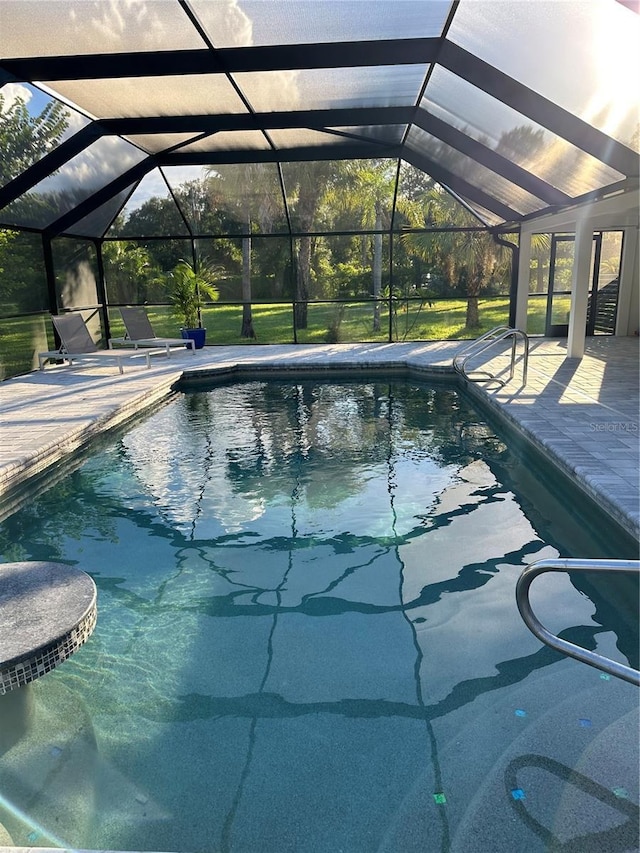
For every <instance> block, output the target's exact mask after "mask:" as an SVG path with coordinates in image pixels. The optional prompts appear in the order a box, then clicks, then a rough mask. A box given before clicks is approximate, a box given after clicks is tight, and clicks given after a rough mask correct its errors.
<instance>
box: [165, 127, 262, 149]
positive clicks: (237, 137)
mask: <svg viewBox="0 0 640 853" xmlns="http://www.w3.org/2000/svg"><path fill="white" fill-rule="evenodd" d="M269 147H270V146H269V143H268V142H267V140H266V138H265V135H264V133H262V131H261V130H235V131H232V130H229V131H224V130H221V131H219V132H218V133H213V134H211V135H210V136H206V137H205V138H204V139H199V140H198V141H197V142H192V143H190V144H189V145H185V146H183V147H182V148H181V149H180V150H181V151H182V152H183V153H185V152H186V153H190V152H197V151H202V152H212V151H232V150H236V151H260V150H265V149H268V148H269Z"/></svg>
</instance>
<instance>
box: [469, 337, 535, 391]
mask: <svg viewBox="0 0 640 853" xmlns="http://www.w3.org/2000/svg"><path fill="white" fill-rule="evenodd" d="M518 337H520V338H521V339H522V342H523V344H524V352H523V356H522V387H523V388H524V386H525V385H526V384H527V371H528V367H529V336H528V335H527V333H526V332H523V331H522V329H516V328H512V327H511V326H496V327H495V328H493V329H490V330H489V331H488V332H485V334H484V335H481V336H480V337H479V338H476V339H475V340H473V341H470V342H469V343H467V344H465V346H463V347H462V348H461V349H459V350H458V352H457V353H456V354H455V355H454V357H453V368H454V370H455V371H456V372H457V373H459V374H460V375H461V376H463V377H464V378H465V379H466V380H468V381H469V382H490V381H493V382H497V383H499V385H500V387H504V386H505V385H506V384H507V382H511V380H512V379H513V376H514V373H515V362H516V345H517V342H518ZM507 338H511V339H512V341H511V361H510V365H509V376H508V377H507V379H498V377H497V376H496V375H495V374H493V373H489V372H488V371H487V370H478V369H474V370H472V371H470V372H468V371H467V369H466V365H467V361H468V360H469V359H470V358H473V357H474V356H477V355H481V354H482V353H483V352H485V351H486V350H488V349H490V348H491V347H492V346H493V345H494V344H496V343H499V342H500V341H504V340H506V339H507ZM471 373H474V374H475V376H472V375H471Z"/></svg>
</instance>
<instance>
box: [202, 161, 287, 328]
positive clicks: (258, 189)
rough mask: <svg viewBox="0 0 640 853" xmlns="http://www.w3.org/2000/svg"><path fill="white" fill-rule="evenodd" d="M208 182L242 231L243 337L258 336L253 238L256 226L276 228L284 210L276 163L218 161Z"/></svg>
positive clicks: (211, 171)
mask: <svg viewBox="0 0 640 853" xmlns="http://www.w3.org/2000/svg"><path fill="white" fill-rule="evenodd" d="M209 173H210V181H209V186H210V188H211V190H212V191H214V192H217V193H218V194H219V196H220V201H221V204H222V206H223V208H224V210H225V212H226V213H227V214H229V215H230V216H231V218H232V219H235V220H236V221H237V222H239V224H240V230H241V232H242V284H241V287H242V324H241V327H240V337H242V338H255V337H256V333H255V330H254V328H253V316H252V312H251V303H252V293H251V290H252V288H251V239H252V234H253V233H254V230H255V228H256V226H257V227H258V228H259V230H260V232H261V233H263V234H269V233H271V232H272V230H273V224H274V222H275V221H276V220H277V219H278V218H279V214H280V213H281V212H282V202H281V198H282V194H281V191H280V186H279V183H278V181H277V180H276V174H275V171H274V166H273V164H270V163H241V164H231V165H225V166H222V165H217V166H215V168H213V167H212V168H211V169H210V170H209Z"/></svg>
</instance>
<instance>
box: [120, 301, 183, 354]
mask: <svg viewBox="0 0 640 853" xmlns="http://www.w3.org/2000/svg"><path fill="white" fill-rule="evenodd" d="M120 314H121V315H122V320H123V322H124V327H125V329H126V332H125V336H124V337H123V338H111V340H110V341H109V346H110V347H113V346H114V345H115V346H133V348H134V349H137V348H138V347H164V348H165V350H166V353H167V358H169V357H170V354H171V348H172V347H180V349H184V348H185V346H187V347H189V348H190V349H191V352H192V353H194V354H195V351H196V350H195V341H193V340H192V339H191V338H159V337H157V335H156V334H155V332H154V331H153V326H152V325H151V320H149V317H148V315H147V312H146V311H145V310H144V308H142V306H134V307H131V308H121V309H120Z"/></svg>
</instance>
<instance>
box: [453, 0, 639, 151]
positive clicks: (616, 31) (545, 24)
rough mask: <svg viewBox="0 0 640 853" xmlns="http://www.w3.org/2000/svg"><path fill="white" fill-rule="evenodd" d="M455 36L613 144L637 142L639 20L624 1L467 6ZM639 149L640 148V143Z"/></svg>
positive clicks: (456, 21)
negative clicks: (609, 139) (593, 128)
mask: <svg viewBox="0 0 640 853" xmlns="http://www.w3.org/2000/svg"><path fill="white" fill-rule="evenodd" d="M448 38H449V39H451V41H453V42H455V43H457V44H459V45H460V46H461V47H463V48H465V49H466V50H468V51H469V52H470V53H472V54H474V55H476V56H478V57H479V58H480V59H483V60H484V61H485V62H488V63H489V64H490V65H492V66H495V67H496V68H498V69H499V70H500V71H503V72H504V73H505V74H508V75H509V76H510V77H513V78H514V79H515V80H518V81H520V82H521V83H524V84H525V86H528V87H530V88H531V89H533V90H534V91H535V92H538V93H539V94H541V95H543V96H544V97H545V98H548V99H549V100H550V101H553V103H555V104H558V105H559V106H561V107H564V108H565V109H566V110H569V111H570V112H571V113H573V114H574V115H576V116H579V117H580V118H582V119H584V120H585V121H587V122H589V123H590V124H591V125H593V126H594V127H597V128H598V129H599V130H602V131H604V132H605V133H607V134H608V135H609V136H612V137H613V138H614V139H617V140H619V141H620V142H622V143H624V144H626V145H631V144H633V143H632V140H633V137H634V134H636V133H637V130H638V120H639V115H638V80H639V79H640V50H639V45H640V16H638V14H636V13H635V12H633V11H632V10H631V9H628V8H626V7H625V6H624V5H623V4H622V3H616V2H610V0H588V2H585V0H536V2H535V3H523V2H520V3H517V2H516V3H508V2H502V0H498V2H495V1H494V0H483V2H462V3H460V6H459V8H458V11H457V13H456V15H455V17H454V20H453V23H452V26H451V29H450V30H449V34H448ZM635 146H636V150H638V149H637V146H638V141H637V139H636V142H635Z"/></svg>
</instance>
